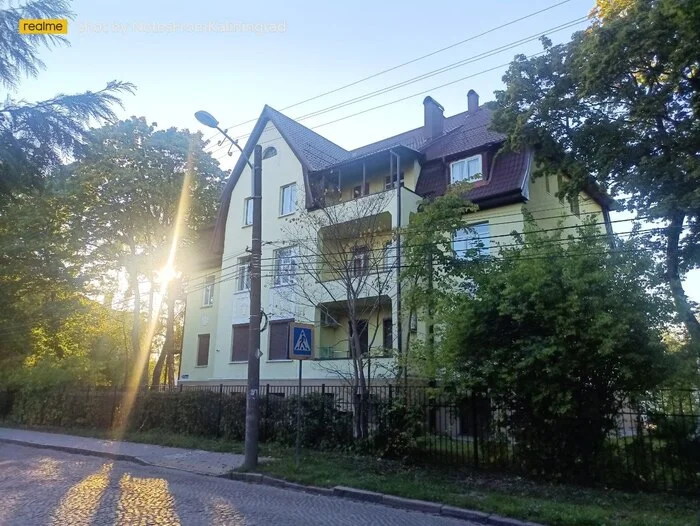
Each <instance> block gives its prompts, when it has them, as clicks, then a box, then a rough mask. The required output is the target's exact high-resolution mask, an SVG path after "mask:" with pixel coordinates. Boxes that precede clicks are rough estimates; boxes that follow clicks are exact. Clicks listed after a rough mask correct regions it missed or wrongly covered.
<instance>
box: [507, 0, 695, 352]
mask: <svg viewBox="0 0 700 526" xmlns="http://www.w3.org/2000/svg"><path fill="white" fill-rule="evenodd" d="M594 16H595V19H594V23H593V24H592V25H591V26H590V27H589V28H588V29H586V30H585V31H582V32H579V33H577V34H575V35H574V36H573V38H572V40H571V42H569V43H567V44H562V45H558V46H552V45H551V43H550V42H549V41H547V40H545V41H544V44H545V53H544V54H543V55H541V56H537V57H533V58H529V59H528V58H526V57H524V56H518V57H516V58H515V60H514V61H513V62H512V63H511V66H510V68H509V70H508V72H507V73H506V75H505V76H504V81H505V83H506V89H505V90H504V91H500V92H497V95H496V98H497V104H498V109H497V111H496V113H495V116H494V126H495V128H496V129H498V130H501V131H503V132H505V133H507V135H508V144H509V146H510V147H511V148H522V147H525V146H527V147H531V148H533V149H534V150H535V151H536V154H537V159H538V163H539V166H538V167H539V172H540V173H556V174H561V175H563V176H565V178H564V180H565V181H567V183H568V184H567V188H566V189H565V193H567V194H569V195H571V196H573V195H574V194H575V193H577V192H578V191H579V190H580V189H581V188H583V187H584V186H586V185H587V184H588V183H589V180H590V179H591V178H594V179H595V180H597V181H598V183H600V184H601V185H603V186H604V187H606V188H608V189H609V191H610V192H612V193H613V196H614V197H616V198H617V199H618V200H619V201H620V202H621V203H622V204H623V206H624V207H625V208H627V209H628V210H631V211H636V212H637V214H638V217H640V218H643V219H645V220H647V221H656V222H659V223H660V224H661V225H662V226H663V228H661V229H659V231H658V233H657V235H653V236H651V235H650V236H649V238H648V239H647V241H646V247H647V248H651V249H655V250H658V252H659V253H660V254H662V255H663V261H664V272H665V277H666V282H667V285H668V287H669V289H670V291H671V293H672V295H673V299H674V303H675V308H676V311H677V314H678V318H679V321H680V322H682V323H683V324H684V325H685V327H686V329H687V331H688V333H689V335H690V337H691V340H692V341H693V342H694V344H695V348H696V351H697V352H700V323H699V322H698V318H697V311H696V309H694V306H693V305H692V304H691V302H689V301H688V299H687V297H686V295H685V291H684V289H683V285H682V281H681V279H682V277H683V275H684V274H685V273H686V272H687V271H688V270H690V269H693V268H697V267H698V264H699V263H700V250H699V249H698V247H699V246H700V243H699V241H700V239H699V238H700V220H699V219H700V191H699V189H700V184H699V183H700V155H698V154H699V153H700V150H699V149H698V145H699V144H700V125H698V123H699V122H700V62H698V54H697V43H698V41H700V4H699V3H698V2H688V1H683V0H633V1H618V2H608V1H605V2H603V1H601V2H599V6H598V9H597V10H595V11H594ZM694 310H695V312H694Z"/></svg>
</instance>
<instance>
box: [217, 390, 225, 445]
mask: <svg viewBox="0 0 700 526" xmlns="http://www.w3.org/2000/svg"><path fill="white" fill-rule="evenodd" d="M223 397H224V384H219V410H218V411H217V413H218V414H217V415H216V436H220V435H221V403H222V399H223Z"/></svg>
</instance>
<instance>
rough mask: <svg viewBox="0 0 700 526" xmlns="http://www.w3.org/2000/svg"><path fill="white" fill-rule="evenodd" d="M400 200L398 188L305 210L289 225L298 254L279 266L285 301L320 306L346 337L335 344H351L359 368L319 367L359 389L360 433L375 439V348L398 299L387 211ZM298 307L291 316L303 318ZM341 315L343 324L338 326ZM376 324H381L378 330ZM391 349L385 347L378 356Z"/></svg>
mask: <svg viewBox="0 0 700 526" xmlns="http://www.w3.org/2000/svg"><path fill="white" fill-rule="evenodd" d="M327 197H329V196H327ZM393 197H394V194H393V193H392V192H381V193H377V194H371V195H368V196H364V197H361V198H358V199H354V200H351V201H348V202H345V203H341V204H337V205H330V206H324V207H321V208H320V209H318V210H303V211H301V212H300V213H299V214H297V216H296V217H294V218H293V219H290V220H289V223H288V226H287V227H286V228H285V237H286V238H287V239H288V240H289V245H293V247H294V248H293V250H295V251H296V256H295V257H293V258H292V259H290V260H289V261H290V263H289V264H286V263H284V262H282V260H280V259H279V257H278V259H277V260H276V265H275V266H276V268H275V269H274V271H275V277H274V279H275V280H277V281H278V283H276V284H286V285H288V287H287V292H286V293H285V296H286V298H285V299H288V300H289V301H290V302H291V303H292V304H295V305H298V306H300V307H306V308H307V309H310V310H311V312H313V313H316V311H317V309H318V310H319V311H320V313H321V317H322V319H324V320H330V321H329V323H330V324H337V325H338V332H339V333H340V334H341V335H342V336H341V338H340V340H339V341H333V346H332V347H334V348H336V346H337V345H341V346H345V345H347V348H348V349H349V352H348V357H349V359H350V363H351V365H352V368H351V369H350V370H349V371H348V369H347V368H346V367H344V365H345V363H343V362H341V365H338V364H337V363H336V362H331V361H329V362H324V361H319V362H317V364H318V366H320V367H323V368H324V369H326V370H328V371H329V372H331V373H333V374H336V375H338V376H339V377H340V378H341V379H343V380H344V381H346V382H347V383H348V384H349V385H350V386H351V388H352V392H353V393H354V394H355V399H354V400H353V407H354V408H355V411H354V429H355V435H356V437H357V438H367V436H368V411H367V402H368V400H369V397H368V393H369V382H370V379H371V376H372V374H373V371H372V369H371V366H372V354H373V347H375V342H376V339H377V335H378V331H379V327H380V326H381V325H382V318H381V314H382V312H383V311H385V310H386V309H387V308H388V309H389V310H391V305H392V300H393V298H394V296H395V286H394V285H395V280H396V274H395V272H394V271H395V265H396V257H395V253H396V244H395V243H394V242H393V239H394V231H393V229H392V224H391V215H390V213H389V212H386V209H387V205H388V204H389V203H390V202H391V200H392V199H393ZM277 262H280V263H277ZM299 312H301V311H297V312H293V313H291V314H292V316H294V317H297V318H298V315H299ZM338 318H341V319H343V321H344V323H342V324H340V323H338V322H339V320H338ZM307 321H310V322H314V321H316V320H314V319H311V320H307ZM345 321H346V322H347V325H346V324H345ZM370 321H373V322H374V328H373V329H371V328H370V326H369V325H370V324H369V322H370ZM365 333H366V336H363V334H365ZM364 338H366V339H367V343H366V345H365V344H364V343H363V340H364ZM382 347H383V346H382ZM374 353H375V363H374V367H375V370H374V373H375V374H377V375H378V376H379V374H382V371H379V367H380V366H379V363H378V362H377V360H376V349H375V350H374ZM385 353H386V350H382V352H380V353H379V354H380V356H383V355H385ZM384 372H386V371H384Z"/></svg>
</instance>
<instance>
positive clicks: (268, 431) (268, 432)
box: [263, 384, 274, 440]
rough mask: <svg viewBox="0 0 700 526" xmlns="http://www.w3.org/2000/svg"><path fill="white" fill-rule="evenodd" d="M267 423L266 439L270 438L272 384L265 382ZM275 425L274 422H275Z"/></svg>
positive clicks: (264, 431) (265, 427) (264, 429)
mask: <svg viewBox="0 0 700 526" xmlns="http://www.w3.org/2000/svg"><path fill="white" fill-rule="evenodd" d="M264 422H265V425H264V426H263V433H264V440H269V439H270V384H265V418H264ZM273 425H274V424H273Z"/></svg>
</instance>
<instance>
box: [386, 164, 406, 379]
mask: <svg viewBox="0 0 700 526" xmlns="http://www.w3.org/2000/svg"><path fill="white" fill-rule="evenodd" d="M394 159H396V165H395V166H396V179H395V181H396V317H397V320H398V323H397V324H396V335H397V337H398V351H399V356H403V318H402V316H401V157H400V156H399V154H397V153H396V152H394V150H389V177H391V179H392V180H394V174H393V173H392V171H393V169H394ZM403 370H404V378H407V368H406V366H405V364H404V367H403Z"/></svg>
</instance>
